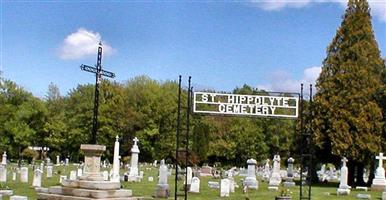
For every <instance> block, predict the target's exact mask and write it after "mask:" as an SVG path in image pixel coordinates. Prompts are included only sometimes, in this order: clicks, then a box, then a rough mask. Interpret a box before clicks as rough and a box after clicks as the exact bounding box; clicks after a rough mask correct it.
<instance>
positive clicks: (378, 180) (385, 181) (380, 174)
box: [371, 153, 386, 191]
mask: <svg viewBox="0 0 386 200" xmlns="http://www.w3.org/2000/svg"><path fill="white" fill-rule="evenodd" d="M375 159H377V160H378V167H377V169H376V171H375V177H374V179H373V184H372V185H371V189H372V190H381V191H386V178H385V169H384V168H383V160H386V156H383V153H379V156H376V157H375Z"/></svg>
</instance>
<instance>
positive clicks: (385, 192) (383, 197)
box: [382, 191, 386, 200]
mask: <svg viewBox="0 0 386 200" xmlns="http://www.w3.org/2000/svg"><path fill="white" fill-rule="evenodd" d="M382 200H386V191H384V192H382Z"/></svg>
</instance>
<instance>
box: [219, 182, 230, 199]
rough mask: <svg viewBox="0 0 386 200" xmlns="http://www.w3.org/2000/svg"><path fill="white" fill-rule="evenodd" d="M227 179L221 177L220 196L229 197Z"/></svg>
mask: <svg viewBox="0 0 386 200" xmlns="http://www.w3.org/2000/svg"><path fill="white" fill-rule="evenodd" d="M229 184H230V183H229V179H221V182H220V197H229V193H230V191H229Z"/></svg>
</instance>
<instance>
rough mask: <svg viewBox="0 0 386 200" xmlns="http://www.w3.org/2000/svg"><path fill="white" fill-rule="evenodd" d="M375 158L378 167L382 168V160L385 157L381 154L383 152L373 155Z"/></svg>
mask: <svg viewBox="0 0 386 200" xmlns="http://www.w3.org/2000/svg"><path fill="white" fill-rule="evenodd" d="M375 159H377V160H378V168H383V160H386V157H385V156H383V153H379V156H375Z"/></svg>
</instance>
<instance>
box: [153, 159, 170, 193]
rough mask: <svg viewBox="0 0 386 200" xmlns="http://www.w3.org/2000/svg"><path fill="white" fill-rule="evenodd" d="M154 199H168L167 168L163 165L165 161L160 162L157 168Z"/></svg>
mask: <svg viewBox="0 0 386 200" xmlns="http://www.w3.org/2000/svg"><path fill="white" fill-rule="evenodd" d="M154 196H155V197H156V198H165V197H166V198H168V197H169V184H168V167H167V166H166V165H165V160H161V163H160V166H159V178H158V184H157V186H156V189H155V195H154Z"/></svg>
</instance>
